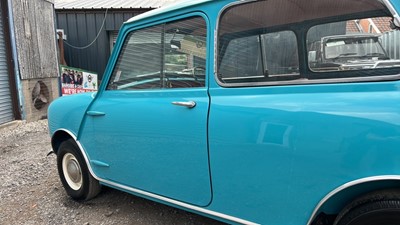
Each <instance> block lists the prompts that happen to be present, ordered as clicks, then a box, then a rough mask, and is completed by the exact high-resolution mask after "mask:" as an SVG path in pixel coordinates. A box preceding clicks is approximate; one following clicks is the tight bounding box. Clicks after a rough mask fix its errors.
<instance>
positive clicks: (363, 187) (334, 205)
mask: <svg viewBox="0 0 400 225" xmlns="http://www.w3.org/2000/svg"><path fill="white" fill-rule="evenodd" d="M393 188H400V175H385V176H374V177H367V178H362V179H358V180H354V181H351V182H348V183H346V184H343V185H341V186H339V187H338V188H336V189H334V190H332V191H331V192H330V193H328V194H327V195H326V196H325V197H324V198H323V199H322V200H321V201H320V202H319V203H318V205H317V206H316V207H315V209H314V211H313V213H312V215H311V217H310V219H309V221H308V223H307V225H313V224H316V223H315V222H316V220H317V219H318V216H319V215H320V214H323V215H335V214H338V213H339V212H340V211H341V210H342V209H343V208H344V207H345V206H346V205H347V204H349V203H350V202H352V201H353V200H354V199H356V198H358V197H360V196H362V195H365V194H368V193H371V192H374V191H380V190H385V189H393ZM399 190H400V189H399ZM318 224H320V223H318ZM322 224H323V223H322Z"/></svg>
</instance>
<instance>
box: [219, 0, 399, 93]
mask: <svg viewBox="0 0 400 225" xmlns="http://www.w3.org/2000/svg"><path fill="white" fill-rule="evenodd" d="M362 2H363V1H348V2H346V5H347V6H346V7H345V8H346V10H343V8H341V7H339V6H338V4H337V3H335V1H330V2H329V1H327V2H324V5H325V6H326V7H327V8H331V10H327V11H324V13H322V12H321V11H320V10H319V9H318V7H306V8H304V9H303V8H302V7H297V6H296V7H295V6H294V5H296V4H295V3H293V2H292V1H249V2H243V3H241V4H232V5H231V6H229V7H226V8H225V9H224V11H223V12H222V13H221V14H220V18H219V20H218V22H219V23H218V30H217V32H218V33H217V51H216V53H217V57H216V61H215V63H216V64H217V65H216V79H217V81H218V83H219V85H221V86H224V87H243V86H268V85H293V84H308V83H309V84H316V83H335V82H359V81H366V80H368V81H372V80H383V79H388V80H389V79H390V80H391V79H395V78H394V77H393V76H392V75H394V76H398V75H399V71H400V54H399V52H400V41H398V40H399V38H398V37H399V36H400V31H399V30H396V28H395V26H394V25H393V22H392V20H393V18H392V17H391V14H390V13H388V11H387V10H385V8H384V7H383V5H382V4H381V3H379V2H377V1H373V0H371V1H369V0H368V2H369V3H368V4H365V5H364V3H362ZM292 4H293V5H292ZM366 5H368V7H366ZM361 6H362V7H361ZM283 9H284V10H288V11H290V12H293V13H291V14H290V15H285V16H282V15H280V14H281V13H282V12H283V11H282V10H283ZM305 9H306V10H305ZM361 71H362V72H361ZM383 76H384V77H383ZM347 78H350V79H347Z"/></svg>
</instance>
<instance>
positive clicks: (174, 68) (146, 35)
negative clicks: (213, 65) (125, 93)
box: [107, 16, 207, 90]
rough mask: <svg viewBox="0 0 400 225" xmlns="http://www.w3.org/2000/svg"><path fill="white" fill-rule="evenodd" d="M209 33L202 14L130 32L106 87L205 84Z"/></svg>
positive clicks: (116, 88) (185, 86)
mask: <svg viewBox="0 0 400 225" xmlns="http://www.w3.org/2000/svg"><path fill="white" fill-rule="evenodd" d="M206 34H207V26H206V22H205V20H204V19H203V18H202V17H199V16H196V17H191V18H188V19H183V20H179V21H174V22H169V23H164V24H160V25H156V26H153V27H150V28H144V29H140V30H137V31H133V32H131V33H130V34H129V35H128V36H127V38H126V40H125V42H124V45H123V47H122V50H121V52H120V55H119V57H118V60H117V63H116V65H115V68H114V70H113V73H112V76H111V79H110V82H109V83H108V85H107V90H137V89H161V88H194V87H204V86H205V75H206V44H207V43H206Z"/></svg>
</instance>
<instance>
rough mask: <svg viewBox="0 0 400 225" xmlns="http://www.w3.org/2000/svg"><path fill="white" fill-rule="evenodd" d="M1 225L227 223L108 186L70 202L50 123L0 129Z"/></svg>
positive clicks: (18, 125)
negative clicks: (53, 147)
mask: <svg viewBox="0 0 400 225" xmlns="http://www.w3.org/2000/svg"><path fill="white" fill-rule="evenodd" d="M0 140H1V141H0V180H1V181H0V182H1V185H0V199H1V200H0V224H1V225H3V224H4V225H6V224H68V225H69V224H82V225H89V224H90V225H94V224H138V225H140V224H152V225H153V224H154V225H156V224H179V225H184V224H199V225H200V224H207V225H218V224H220V225H221V224H223V223H221V222H217V221H214V220H211V219H208V218H205V217H202V216H198V215H195V214H191V213H188V212H185V211H182V210H178V209H175V208H171V207H168V206H165V205H162V204H158V203H154V202H152V201H148V200H145V199H142V198H138V197H135V196H132V195H129V194H126V193H124V192H120V191H117V190H113V189H110V188H103V191H102V192H101V194H100V195H99V196H98V197H96V198H95V199H92V200H90V201H88V202H76V201H74V200H72V199H70V198H69V197H68V196H67V195H66V193H65V191H64V189H63V187H62V185H61V182H60V180H59V178H58V172H57V167H56V156H55V155H54V154H53V155H50V156H46V155H47V153H49V152H50V150H51V147H50V138H49V136H48V130H47V120H41V121H37V122H33V123H25V122H21V123H18V124H17V125H13V126H9V127H5V128H0Z"/></svg>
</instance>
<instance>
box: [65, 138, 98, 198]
mask: <svg viewBox="0 0 400 225" xmlns="http://www.w3.org/2000/svg"><path fill="white" fill-rule="evenodd" d="M57 167H58V174H59V176H60V179H61V182H62V184H63V186H64V188H65V190H66V192H67V194H68V195H69V196H71V197H72V198H73V199H75V200H89V199H91V198H93V197H95V196H96V195H97V194H98V193H99V192H100V189H101V186H100V184H99V182H98V181H97V180H96V179H95V178H94V177H93V176H92V175H91V174H90V172H89V170H88V167H87V165H86V163H85V160H84V158H83V157H82V155H81V153H80V151H79V148H78V146H77V145H76V143H75V142H74V141H73V140H72V139H69V140H67V141H64V142H63V143H61V145H60V147H59V149H58V152H57Z"/></svg>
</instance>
